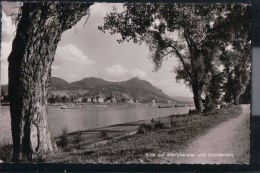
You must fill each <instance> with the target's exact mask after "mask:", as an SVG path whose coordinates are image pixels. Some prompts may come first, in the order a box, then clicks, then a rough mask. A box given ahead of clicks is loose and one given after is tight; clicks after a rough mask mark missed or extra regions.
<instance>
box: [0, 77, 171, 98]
mask: <svg viewBox="0 0 260 173" xmlns="http://www.w3.org/2000/svg"><path fill="white" fill-rule="evenodd" d="M2 88H5V89H4V90H5V91H6V88H7V86H2ZM100 94H101V95H103V96H104V97H111V96H115V97H116V98H117V99H119V100H122V99H138V100H141V101H143V102H151V101H152V100H155V101H156V102H168V100H172V98H170V97H169V96H167V95H166V94H165V93H163V91H162V90H160V89H158V88H156V87H154V86H153V85H152V84H151V83H149V82H148V81H145V80H141V79H139V78H132V79H129V80H126V81H122V82H111V81H106V80H104V79H100V78H95V77H90V78H84V79H82V80H79V81H75V82H71V83H69V82H67V81H65V80H63V79H61V78H58V77H51V79H50V86H49V96H50V95H59V96H67V97H72V96H74V97H79V96H87V97H88V96H95V95H100Z"/></svg>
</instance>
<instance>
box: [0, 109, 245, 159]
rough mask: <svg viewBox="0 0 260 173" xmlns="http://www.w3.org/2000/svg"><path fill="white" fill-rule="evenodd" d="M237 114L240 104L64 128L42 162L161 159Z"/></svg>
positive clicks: (5, 150) (4, 155) (5, 151)
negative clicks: (205, 111)
mask: <svg viewBox="0 0 260 173" xmlns="http://www.w3.org/2000/svg"><path fill="white" fill-rule="evenodd" d="M240 114H241V107H238V106H229V107H225V108H222V109H219V110H217V111H215V112H212V113H210V114H191V115H189V114H180V115H170V116H164V117H159V118H153V119H148V120H139V121H134V122H130V123H121V124H116V125H110V126H106V127H100V128H94V129H90V130H81V131H75V132H71V133H68V132H64V134H63V135H61V136H59V137H55V138H53V139H54V141H55V142H56V144H57V151H56V152H55V154H54V155H52V156H49V157H48V158H46V159H45V160H44V162H46V163H80V164H84V163H94V164H97V163H102V164H111V163H113V164H117V163H121V164H127V163H139V164H140V163H141V164H146V163H148V164H150V163H155V164H158V163H163V162H161V159H158V155H160V154H161V153H181V152H183V151H184V149H185V148H186V147H187V146H188V145H189V144H190V143H191V142H192V141H193V140H195V139H196V138H198V137H199V136H201V135H204V134H206V133H207V132H208V131H209V130H210V129H212V128H214V127H216V126H217V125H219V124H221V123H222V122H225V121H227V120H229V119H232V118H236V117H237V116H238V115H240ZM0 150H2V152H1V153H0V160H2V161H4V162H6V161H7V162H8V161H10V158H11V150H12V147H11V145H6V146H4V145H2V146H0ZM153 154H155V155H157V157H155V156H153ZM242 162H243V161H242Z"/></svg>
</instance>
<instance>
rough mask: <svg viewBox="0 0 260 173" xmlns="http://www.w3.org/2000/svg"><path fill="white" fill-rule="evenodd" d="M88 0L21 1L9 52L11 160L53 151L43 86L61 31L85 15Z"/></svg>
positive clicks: (41, 157)
mask: <svg viewBox="0 0 260 173" xmlns="http://www.w3.org/2000/svg"><path fill="white" fill-rule="evenodd" d="M90 5H91V4H89V3H66V4H65V3H51V2H41V3H24V5H23V7H22V16H21V18H20V20H19V23H18V26H17V32H16V36H15V39H14V41H13V45H12V52H11V54H10V55H9V58H8V60H9V96H10V112H11V129H12V139H13V161H20V160H27V161H35V160H42V159H44V158H45V157H46V156H47V155H48V154H51V153H53V152H54V148H53V143H52V140H51V134H50V132H49V129H48V123H47V88H48V87H47V86H48V80H49V76H50V73H51V65H52V62H53V60H54V55H55V51H56V48H57V44H58V42H59V41H60V39H61V34H62V32H64V31H65V30H67V29H69V28H71V27H72V26H73V25H75V24H76V23H77V22H78V21H79V20H80V19H81V17H82V16H85V15H87V13H88V8H89V6H90Z"/></svg>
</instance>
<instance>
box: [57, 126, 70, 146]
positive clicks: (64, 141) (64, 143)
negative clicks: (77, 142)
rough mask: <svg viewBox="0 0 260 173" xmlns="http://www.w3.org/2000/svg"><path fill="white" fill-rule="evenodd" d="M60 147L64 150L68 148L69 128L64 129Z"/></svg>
mask: <svg viewBox="0 0 260 173" xmlns="http://www.w3.org/2000/svg"><path fill="white" fill-rule="evenodd" d="M58 145H59V146H60V147H62V148H65V147H67V146H68V129H67V128H63V129H62V135H61V137H60V141H59V143H58Z"/></svg>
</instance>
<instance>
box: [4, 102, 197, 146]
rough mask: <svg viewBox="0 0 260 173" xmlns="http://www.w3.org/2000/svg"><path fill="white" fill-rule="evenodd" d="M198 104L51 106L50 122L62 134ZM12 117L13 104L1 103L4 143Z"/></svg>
mask: <svg viewBox="0 0 260 173" xmlns="http://www.w3.org/2000/svg"><path fill="white" fill-rule="evenodd" d="M189 109H194V107H172V108H162V109H159V108H157V107H152V106H147V105H142V104H140V105H137V106H135V107H128V106H126V105H107V106H106V105H88V106H84V107H81V108H79V109H60V107H48V124H49V128H50V131H51V133H52V135H53V136H59V135H60V134H61V133H62V130H63V129H67V130H68V132H73V131H78V130H86V129H92V128H97V127H105V126H109V125H114V124H120V123H127V122H133V121H138V120H146V119H151V118H156V117H162V116H168V115H172V114H184V113H188V111H189ZM10 124H11V120H10V112H9V107H0V143H10V142H11V126H10Z"/></svg>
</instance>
